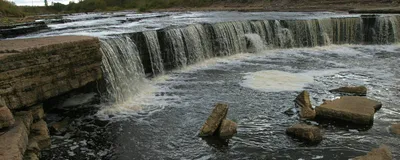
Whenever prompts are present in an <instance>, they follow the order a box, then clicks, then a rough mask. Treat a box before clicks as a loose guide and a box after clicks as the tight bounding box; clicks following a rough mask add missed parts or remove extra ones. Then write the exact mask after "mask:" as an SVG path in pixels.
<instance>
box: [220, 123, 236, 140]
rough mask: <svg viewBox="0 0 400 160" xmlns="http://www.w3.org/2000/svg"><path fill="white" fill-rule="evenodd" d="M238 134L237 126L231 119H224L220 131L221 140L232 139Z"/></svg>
mask: <svg viewBox="0 0 400 160" xmlns="http://www.w3.org/2000/svg"><path fill="white" fill-rule="evenodd" d="M236 133H237V124H236V123H235V122H233V121H231V120H229V119H224V120H222V122H221V126H220V127H219V130H218V135H219V137H220V138H221V139H230V138H232V137H233V136H234V135H235V134H236Z"/></svg>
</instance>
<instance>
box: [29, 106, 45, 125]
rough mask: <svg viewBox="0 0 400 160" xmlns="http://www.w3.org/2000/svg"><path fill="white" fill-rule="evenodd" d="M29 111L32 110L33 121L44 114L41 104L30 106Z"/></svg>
mask: <svg viewBox="0 0 400 160" xmlns="http://www.w3.org/2000/svg"><path fill="white" fill-rule="evenodd" d="M30 111H31V112H32V116H33V121H34V122H37V121H39V120H41V119H43V118H44V116H45V114H44V110H43V105H42V104H40V105H36V106H33V107H31V108H30Z"/></svg>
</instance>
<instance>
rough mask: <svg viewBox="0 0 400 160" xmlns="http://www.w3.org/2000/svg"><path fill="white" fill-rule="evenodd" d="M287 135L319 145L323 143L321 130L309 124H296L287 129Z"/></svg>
mask: <svg viewBox="0 0 400 160" xmlns="http://www.w3.org/2000/svg"><path fill="white" fill-rule="evenodd" d="M286 134H288V135H290V136H293V137H295V138H298V139H301V140H304V141H306V142H309V143H319V142H321V141H322V134H321V131H320V129H319V128H318V127H316V126H312V125H307V124H295V125H293V126H291V127H289V128H288V129H286Z"/></svg>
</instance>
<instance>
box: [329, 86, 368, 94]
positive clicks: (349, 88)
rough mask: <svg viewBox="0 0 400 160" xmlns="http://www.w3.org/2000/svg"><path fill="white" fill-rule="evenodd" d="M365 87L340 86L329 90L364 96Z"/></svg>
mask: <svg viewBox="0 0 400 160" xmlns="http://www.w3.org/2000/svg"><path fill="white" fill-rule="evenodd" d="M367 90H368V89H367V87H365V86H347V87H340V88H337V89H332V90H329V91H330V92H337V93H344V94H350V95H354V96H366V95H367Z"/></svg>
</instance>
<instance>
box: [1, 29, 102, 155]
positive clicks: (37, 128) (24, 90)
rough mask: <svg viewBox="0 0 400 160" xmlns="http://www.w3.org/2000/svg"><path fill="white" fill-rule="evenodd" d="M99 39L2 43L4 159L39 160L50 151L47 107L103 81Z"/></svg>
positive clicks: (64, 37) (24, 40)
mask: <svg viewBox="0 0 400 160" xmlns="http://www.w3.org/2000/svg"><path fill="white" fill-rule="evenodd" d="M101 60H102V55H101V53H100V42H99V40H98V39H97V38H92V37H85V36H60V37H47V38H35V39H20V40H6V41H0V159H7V160H22V159H26V160H37V159H39V158H40V151H41V150H43V149H46V148H49V147H50V146H51V139H50V135H49V130H48V127H47V123H46V122H45V121H44V119H45V113H44V110H43V106H42V104H41V103H42V102H44V101H46V100H48V99H49V98H53V97H57V96H59V95H62V94H64V93H67V92H70V91H72V90H74V89H78V88H81V87H84V86H85V85H87V84H88V83H90V82H94V81H96V80H99V79H101V78H102V71H101Z"/></svg>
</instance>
